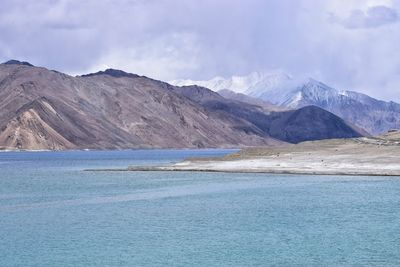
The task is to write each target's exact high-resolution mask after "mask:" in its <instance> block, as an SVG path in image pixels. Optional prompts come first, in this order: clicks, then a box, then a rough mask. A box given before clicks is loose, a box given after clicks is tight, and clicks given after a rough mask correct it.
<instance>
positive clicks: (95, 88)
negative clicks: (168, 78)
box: [0, 61, 360, 150]
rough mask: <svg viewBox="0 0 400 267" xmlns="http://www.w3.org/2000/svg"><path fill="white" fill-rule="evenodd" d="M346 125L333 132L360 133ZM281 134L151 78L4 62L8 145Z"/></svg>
mask: <svg viewBox="0 0 400 267" xmlns="http://www.w3.org/2000/svg"><path fill="white" fill-rule="evenodd" d="M244 108H245V109H249V110H251V109H254V108H256V107H255V106H251V105H247V106H246V107H244ZM335 118H336V117H335ZM337 119H338V121H335V122H334V123H340V124H343V126H345V125H346V124H345V122H342V121H341V120H340V119H339V118H337ZM326 123H328V124H329V123H332V122H329V121H328V122H326ZM350 129H351V128H350ZM346 130H348V131H349V132H346V133H345V134H344V133H342V132H338V133H337V134H335V135H334V137H348V135H351V136H359V135H360V134H359V133H358V132H357V131H355V130H354V131H353V130H349V129H348V128H346ZM327 137H329V136H328V135H327ZM322 138H324V136H322ZM281 139H282V140H278V139H276V138H272V137H271V136H270V135H269V133H268V132H267V131H265V129H262V128H261V127H259V126H258V125H256V124H255V123H253V122H251V121H250V120H248V119H246V118H245V117H243V116H237V114H235V113H232V112H221V111H218V110H215V109H213V108H209V107H207V106H206V105H202V104H201V103H199V102H198V101H194V100H193V99H191V98H190V97H188V96H186V95H185V94H184V93H182V92H181V90H179V88H177V87H174V86H172V85H169V84H167V83H164V82H161V81H157V80H153V79H150V78H147V77H143V76H138V75H135V74H129V73H125V72H123V71H119V70H112V69H110V70H106V71H104V72H98V73H94V74H89V75H84V76H79V77H72V76H69V75H66V74H63V73H60V72H57V71H51V70H48V69H45V68H41V67H35V66H32V65H31V64H29V63H27V62H19V61H10V62H7V63H4V64H0V148H1V149H54V150H59V149H123V148H197V147H243V146H264V145H271V144H278V143H282V142H285V141H287V140H285V139H284V138H281Z"/></svg>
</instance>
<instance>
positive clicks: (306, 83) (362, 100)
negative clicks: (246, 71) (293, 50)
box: [171, 71, 400, 135]
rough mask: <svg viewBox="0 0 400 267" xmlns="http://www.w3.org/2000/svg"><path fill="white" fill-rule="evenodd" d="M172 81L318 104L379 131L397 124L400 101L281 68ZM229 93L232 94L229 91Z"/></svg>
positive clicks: (294, 104) (292, 104)
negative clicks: (375, 96)
mask: <svg viewBox="0 0 400 267" xmlns="http://www.w3.org/2000/svg"><path fill="white" fill-rule="evenodd" d="M171 83H172V84H175V85H179V86H184V85H193V84H196V85H200V86H204V87H207V88H210V89H211V90H214V91H221V90H224V91H221V92H222V94H225V95H226V94H227V91H226V90H230V91H233V92H235V93H241V94H245V95H247V96H250V97H253V98H256V99H259V100H263V101H266V102H268V103H270V104H273V105H276V106H277V107H280V108H287V109H298V108H301V107H305V106H310V105H314V106H318V107H320V108H323V109H325V110H327V111H330V112H332V113H334V114H335V115H337V116H339V117H341V118H343V119H344V120H345V121H347V122H349V123H351V124H353V125H356V126H357V127H359V128H362V129H364V130H366V131H367V132H368V133H370V134H372V135H379V134H383V133H385V132H387V131H388V130H391V129H398V128H400V104H398V103H395V102H385V101H381V100H378V99H375V98H372V97H370V96H368V95H365V94H362V93H358V92H354V91H347V90H337V89H335V88H332V87H330V86H328V85H326V84H324V83H322V82H319V81H316V80H314V79H311V78H307V79H295V78H293V77H292V76H291V75H288V74H285V73H284V72H282V71H276V72H254V73H251V74H250V75H247V76H233V77H231V78H228V79H225V78H222V77H216V78H213V79H211V80H208V81H193V80H175V81H171ZM231 95H232V94H231Z"/></svg>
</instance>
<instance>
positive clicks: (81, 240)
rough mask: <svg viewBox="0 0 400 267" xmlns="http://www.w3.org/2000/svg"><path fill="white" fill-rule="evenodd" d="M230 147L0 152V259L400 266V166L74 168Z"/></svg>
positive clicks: (4, 262)
mask: <svg viewBox="0 0 400 267" xmlns="http://www.w3.org/2000/svg"><path fill="white" fill-rule="evenodd" d="M229 152H231V151H229V150H198V151H194V150H182V151H179V150H149V151H113V152H111V151H109V152H96V151H90V152H79V151H75V152H19V153H14V152H13V153H0V266H270V265H273V266H353V265H355V266H400V177H350V176H348V177H343V176H305V175H270V174H224V173H190V172H177V173H174V172H165V173H164V172H84V171H82V170H83V169H86V168H120V167H126V166H128V165H139V164H164V163H168V162H171V161H172V162H175V161H179V160H181V159H183V158H186V157H191V156H212V155H223V154H226V153H229Z"/></svg>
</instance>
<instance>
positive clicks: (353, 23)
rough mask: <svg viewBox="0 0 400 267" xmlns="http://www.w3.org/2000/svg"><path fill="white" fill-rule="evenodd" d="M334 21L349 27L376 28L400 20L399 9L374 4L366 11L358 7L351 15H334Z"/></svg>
mask: <svg viewBox="0 0 400 267" xmlns="http://www.w3.org/2000/svg"><path fill="white" fill-rule="evenodd" d="M331 19H332V21H333V22H337V23H339V24H341V25H343V26H344V27H345V28H348V29H363V28H376V27H380V26H383V25H387V24H392V23H396V22H398V21H399V16H398V14H397V11H396V10H395V9H393V8H390V7H387V6H372V7H369V8H368V9H367V11H366V12H364V11H362V10H360V9H356V10H353V11H352V12H351V14H350V16H349V17H347V18H344V19H340V18H338V17H336V16H335V15H333V17H331Z"/></svg>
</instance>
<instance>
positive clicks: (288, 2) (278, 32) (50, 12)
mask: <svg viewBox="0 0 400 267" xmlns="http://www.w3.org/2000/svg"><path fill="white" fill-rule="evenodd" d="M399 1H400V0H346V1H343V0H329V1H315V0H296V1H293V0H268V1H264V0H246V1H244V0H218V1H215V0H202V1H198V0H119V1H112V0H102V1H98V0H87V1H80V0H41V1H36V0H2V1H1V4H2V6H1V9H0V36H1V38H0V61H6V60H8V59H10V58H16V59H19V60H24V61H29V62H31V63H32V64H35V65H38V66H45V67H47V68H49V69H55V70H59V71H62V72H66V73H69V74H82V73H88V72H93V71H98V70H99V69H103V68H106V67H113V68H118V69H122V70H125V71H128V72H132V73H137V74H140V75H146V76H149V77H152V78H156V79H162V80H173V79H179V78H186V79H187V78H191V79H196V80H202V79H210V78H212V77H214V76H217V75H220V76H231V75H244V74H248V73H250V72H253V71H257V70H264V69H267V70H268V69H284V70H286V71H287V72H288V73H292V74H293V75H294V76H312V77H314V78H315V79H319V80H322V81H324V82H326V83H328V84H330V85H332V86H334V87H337V88H339V89H352V90H358V91H361V92H365V93H368V94H371V95H372V96H375V97H378V98H384V99H392V100H397V101H400V91H399V89H400V87H398V85H399V84H400V76H399V73H400V50H399V49H398V44H399V43H400V27H383V25H385V24H388V23H395V22H396V21H397V20H398V19H399V18H398V14H397V12H396V11H395V10H399V8H400V2H399ZM351 10H359V13H358V15H357V12H353V13H351ZM349 12H350V13H349ZM360 12H361V13H360ZM329 13H334V14H335V15H334V16H332V17H334V18H335V19H336V20H337V21H336V23H331V22H329V21H328V20H327V17H328V15H327V14H329ZM349 14H350V16H349ZM332 17H331V18H332ZM338 23H340V25H343V26H345V27H342V26H339V27H338V25H339V24H338ZM379 26H381V27H379ZM361 27H362V28H371V27H375V28H374V29H373V30H351V31H349V30H348V29H349V28H351V29H355V28H357V29H359V28H361Z"/></svg>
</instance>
